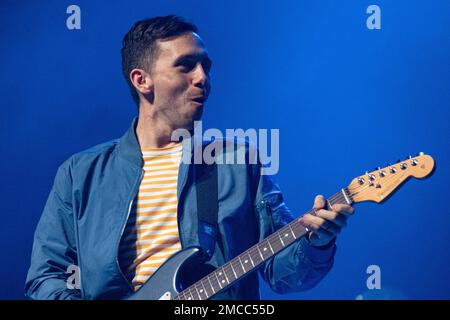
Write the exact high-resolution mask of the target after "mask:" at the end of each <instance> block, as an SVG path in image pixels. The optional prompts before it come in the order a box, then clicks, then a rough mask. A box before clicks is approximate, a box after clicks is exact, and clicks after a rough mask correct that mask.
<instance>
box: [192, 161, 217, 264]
mask: <svg viewBox="0 0 450 320" xmlns="http://www.w3.org/2000/svg"><path fill="white" fill-rule="evenodd" d="M194 176H195V185H196V193H197V215H198V237H199V242H200V246H201V247H202V248H203V249H204V251H205V253H206V254H207V258H208V260H209V259H210V258H211V257H212V255H213V253H214V250H215V247H216V238H217V233H218V227H217V221H218V218H217V215H218V210H219V204H218V182H217V164H216V163H213V164H205V163H202V164H195V165H194Z"/></svg>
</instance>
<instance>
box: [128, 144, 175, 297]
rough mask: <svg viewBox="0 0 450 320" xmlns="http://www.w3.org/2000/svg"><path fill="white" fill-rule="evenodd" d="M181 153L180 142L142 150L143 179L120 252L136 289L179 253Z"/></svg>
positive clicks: (129, 277)
mask: <svg viewBox="0 0 450 320" xmlns="http://www.w3.org/2000/svg"><path fill="white" fill-rule="evenodd" d="M181 150H182V145H181V143H177V144H171V145H169V146H167V147H164V148H158V149H149V148H147V149H144V148H143V149H142V150H141V151H142V156H143V158H144V176H143V178H142V181H141V185H140V187H139V191H138V194H137V197H136V198H135V200H134V201H133V205H132V208H131V211H130V216H129V218H128V222H127V224H126V227H125V231H124V234H123V237H122V241H121V244H120V249H119V261H120V265H121V268H122V270H123V271H124V273H125V276H126V277H127V278H128V279H129V280H130V281H131V283H132V285H133V287H134V289H135V290H137V289H139V288H140V287H141V286H142V284H143V283H144V282H145V281H146V280H147V279H148V278H149V277H150V276H151V275H152V274H153V273H154V272H155V271H156V269H158V267H160V266H161V264H162V263H163V262H164V261H166V260H167V258H169V257H170V256H171V255H173V254H174V253H176V252H177V251H179V250H181V244H180V238H179V234H178V223H177V207H178V198H177V180H178V169H179V165H180V161H181Z"/></svg>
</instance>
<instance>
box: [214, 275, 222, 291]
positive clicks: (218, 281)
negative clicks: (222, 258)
mask: <svg viewBox="0 0 450 320" xmlns="http://www.w3.org/2000/svg"><path fill="white" fill-rule="evenodd" d="M213 273H214V275H215V276H216V279H217V283H218V284H219V287H220V289H222V285H221V284H220V280H219V277H218V276H217V271H214V272H213Z"/></svg>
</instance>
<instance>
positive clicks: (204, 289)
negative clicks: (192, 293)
mask: <svg viewBox="0 0 450 320" xmlns="http://www.w3.org/2000/svg"><path fill="white" fill-rule="evenodd" d="M200 284H201V285H202V288H203V289H200V292H202V291H204V292H205V299H208V292H207V291H206V288H205V285H204V284H203V280H202V281H200Z"/></svg>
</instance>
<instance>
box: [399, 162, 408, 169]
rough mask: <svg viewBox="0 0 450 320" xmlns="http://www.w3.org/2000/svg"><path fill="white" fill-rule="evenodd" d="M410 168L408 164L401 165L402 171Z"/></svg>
mask: <svg viewBox="0 0 450 320" xmlns="http://www.w3.org/2000/svg"><path fill="white" fill-rule="evenodd" d="M407 167H408V165H407V164H406V163H402V164H401V165H400V169H402V170H405V169H406V168H407Z"/></svg>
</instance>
